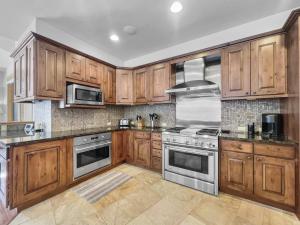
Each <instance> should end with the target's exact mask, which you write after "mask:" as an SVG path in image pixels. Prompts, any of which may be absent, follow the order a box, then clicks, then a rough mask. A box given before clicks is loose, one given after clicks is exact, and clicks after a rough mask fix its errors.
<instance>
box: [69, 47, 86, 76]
mask: <svg viewBox="0 0 300 225" xmlns="http://www.w3.org/2000/svg"><path fill="white" fill-rule="evenodd" d="M66 77H68V78H71V79H74V80H80V81H84V80H85V57H84V56H81V55H78V54H75V53H72V52H68V51H67V52H66Z"/></svg>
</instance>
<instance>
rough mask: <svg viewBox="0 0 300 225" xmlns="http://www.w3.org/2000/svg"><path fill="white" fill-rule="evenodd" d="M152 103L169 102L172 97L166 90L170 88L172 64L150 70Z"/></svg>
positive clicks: (160, 65) (161, 65)
mask: <svg viewBox="0 0 300 225" xmlns="http://www.w3.org/2000/svg"><path fill="white" fill-rule="evenodd" d="M149 76H150V84H149V89H150V101H151V102H168V101H170V95H169V94H166V92H165V91H166V90H167V89H169V88H170V77H171V75H170V64H169V63H162V64H158V65H154V66H152V67H151V68H150V74H149Z"/></svg>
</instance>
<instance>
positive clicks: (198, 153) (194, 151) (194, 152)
mask: <svg viewBox="0 0 300 225" xmlns="http://www.w3.org/2000/svg"><path fill="white" fill-rule="evenodd" d="M165 148H166V150H174V151H178V152H183V153H191V154H195V155H203V156H213V155H214V153H213V152H207V151H205V150H193V149H185V148H178V147H173V146H172V147H171V148H170V147H168V146H166V147H165Z"/></svg>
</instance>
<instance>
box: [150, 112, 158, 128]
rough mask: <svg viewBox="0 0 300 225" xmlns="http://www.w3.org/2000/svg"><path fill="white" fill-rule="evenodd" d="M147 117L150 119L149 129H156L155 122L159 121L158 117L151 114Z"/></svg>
mask: <svg viewBox="0 0 300 225" xmlns="http://www.w3.org/2000/svg"><path fill="white" fill-rule="evenodd" d="M149 117H150V127H152V128H154V127H158V125H157V121H158V119H159V115H157V114H156V113H151V114H149Z"/></svg>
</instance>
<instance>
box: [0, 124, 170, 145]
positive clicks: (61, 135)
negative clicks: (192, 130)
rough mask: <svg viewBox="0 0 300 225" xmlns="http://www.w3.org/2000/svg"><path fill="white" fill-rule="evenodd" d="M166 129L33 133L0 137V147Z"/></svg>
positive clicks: (108, 129)
mask: <svg viewBox="0 0 300 225" xmlns="http://www.w3.org/2000/svg"><path fill="white" fill-rule="evenodd" d="M165 129H167V128H150V127H144V128H137V127H131V128H120V127H99V128H93V129H85V130H69V131H60V132H51V133H44V132H42V133H34V134H32V135H28V136H26V135H25V134H24V133H20V136H19V137H17V136H16V135H14V136H13V137H1V136H0V145H2V146H3V145H6V146H8V147H9V146H17V145H25V144H32V143H37V142H42V141H46V140H59V139H65V138H74V137H79V136H84V135H91V134H97V133H104V132H112V131H118V130H140V131H147V132H163V131H164V130H165Z"/></svg>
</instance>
